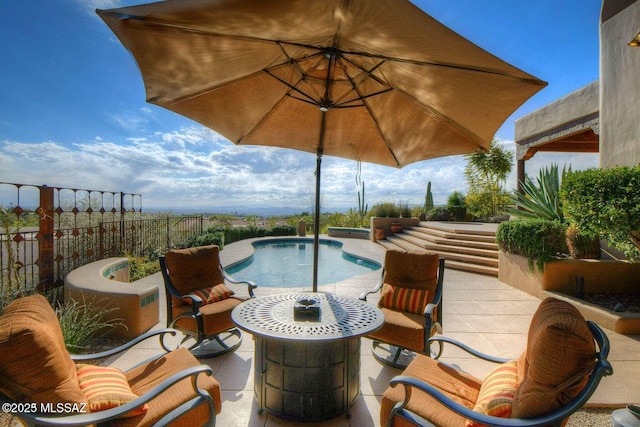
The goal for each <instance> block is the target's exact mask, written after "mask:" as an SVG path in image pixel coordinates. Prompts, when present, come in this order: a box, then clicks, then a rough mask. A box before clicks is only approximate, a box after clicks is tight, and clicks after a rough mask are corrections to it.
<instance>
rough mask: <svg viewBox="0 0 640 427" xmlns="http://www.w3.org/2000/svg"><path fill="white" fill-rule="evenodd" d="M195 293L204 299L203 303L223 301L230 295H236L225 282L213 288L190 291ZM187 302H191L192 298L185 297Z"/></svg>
mask: <svg viewBox="0 0 640 427" xmlns="http://www.w3.org/2000/svg"><path fill="white" fill-rule="evenodd" d="M190 293H191V294H193V295H197V296H199V297H200V299H202V305H206V304H211V303H212V302H217V301H222V300H223V299H227V298H229V297H230V296H232V295H234V294H235V292H233V291H232V290H231V289H229V288H227V287H226V286H225V285H224V284H222V283H221V284H219V285H216V286H213V287H211V288H204V289H200V290H197V291H191V292H190ZM183 299H184V300H185V301H186V302H187V303H189V304H191V302H192V301H191V298H189V297H184V298H183Z"/></svg>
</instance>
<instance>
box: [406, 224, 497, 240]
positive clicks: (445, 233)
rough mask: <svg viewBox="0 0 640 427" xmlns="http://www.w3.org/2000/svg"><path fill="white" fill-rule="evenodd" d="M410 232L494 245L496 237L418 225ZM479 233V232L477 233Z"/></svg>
mask: <svg viewBox="0 0 640 427" xmlns="http://www.w3.org/2000/svg"><path fill="white" fill-rule="evenodd" d="M420 224H424V223H423V222H421V223H420ZM408 229H410V230H413V231H416V232H418V233H424V234H427V235H429V236H434V238H436V237H439V238H441V239H447V240H450V239H452V240H464V241H469V242H485V243H495V242H496V235H495V233H494V234H492V235H488V234H485V232H482V234H472V233H466V232H464V233H463V232H454V231H451V230H441V229H438V228H431V227H427V226H424V225H418V226H414V227H411V228H408ZM478 233H480V232H478Z"/></svg>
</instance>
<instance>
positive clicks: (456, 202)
mask: <svg viewBox="0 0 640 427" xmlns="http://www.w3.org/2000/svg"><path fill="white" fill-rule="evenodd" d="M447 208H448V209H449V213H451V218H452V219H453V220H454V221H463V220H464V219H465V217H466V216H467V206H466V204H465V200H464V194H462V193H461V192H459V191H454V192H453V193H451V194H450V195H449V198H447Z"/></svg>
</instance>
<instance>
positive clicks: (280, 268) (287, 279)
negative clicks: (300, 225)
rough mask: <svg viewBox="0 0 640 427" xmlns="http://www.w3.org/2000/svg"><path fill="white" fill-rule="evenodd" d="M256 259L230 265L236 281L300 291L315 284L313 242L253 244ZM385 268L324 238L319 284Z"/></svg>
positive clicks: (288, 240) (229, 271)
mask: <svg viewBox="0 0 640 427" xmlns="http://www.w3.org/2000/svg"><path fill="white" fill-rule="evenodd" d="M252 245H253V248H254V254H253V257H251V258H249V259H248V260H246V261H243V262H241V263H239V264H236V265H233V266H230V267H228V268H227V269H226V272H227V273H228V274H229V275H230V276H231V277H233V278H234V279H236V280H252V281H254V282H255V283H256V284H257V285H258V286H264V287H273V288H297V287H303V286H311V284H312V283H313V239H268V240H260V241H256V242H253V243H252ZM380 267H381V265H380V264H379V263H377V262H374V261H370V260H367V259H362V258H357V257H354V256H352V255H349V254H347V253H345V252H343V251H342V243H340V242H338V241H335V240H326V239H320V244H319V252H318V285H326V284H328V283H335V282H339V281H341V280H345V279H348V278H350V277H354V276H357V275H360V274H364V273H368V272H371V271H375V270H378V269H380Z"/></svg>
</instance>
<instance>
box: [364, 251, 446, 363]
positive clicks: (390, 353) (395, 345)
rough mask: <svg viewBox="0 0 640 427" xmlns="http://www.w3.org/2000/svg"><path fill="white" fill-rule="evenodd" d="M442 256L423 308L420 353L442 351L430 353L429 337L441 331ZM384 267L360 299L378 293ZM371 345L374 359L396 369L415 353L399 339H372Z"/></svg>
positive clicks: (382, 279)
mask: <svg viewBox="0 0 640 427" xmlns="http://www.w3.org/2000/svg"><path fill="white" fill-rule="evenodd" d="M444 268H445V262H444V258H440V259H439V260H438V282H437V285H436V292H435V294H434V296H433V299H432V300H431V302H430V303H428V304H427V305H426V307H425V309H424V313H423V316H424V324H423V326H424V345H423V348H422V349H421V351H420V353H422V354H424V355H427V356H433V355H439V354H440V353H441V352H442V348H441V347H440V348H439V349H438V352H437V353H434V354H432V349H431V341H430V339H429V338H430V337H431V336H433V335H435V334H436V333H439V334H441V333H442V323H443V322H442V306H443V304H442V302H443V301H442V292H443V290H442V288H443V282H444ZM385 271H386V269H385V268H384V267H383V269H382V273H381V275H380V280H379V281H378V283H377V284H376V286H375V287H374V288H373V289H372V290H370V291H365V292H363V293H362V294H361V295H360V297H359V298H360V299H361V300H362V301H366V300H367V296H368V295H371V294H375V293H379V292H380V289H381V288H382V285H383V284H384V283H383V282H384V274H385ZM434 313H438V321H434ZM371 346H372V353H373V356H374V357H375V358H376V360H378V361H380V362H381V363H383V364H385V365H388V366H391V367H394V368H396V369H404V368H406V367H407V365H408V364H409V363H410V362H411V360H413V358H415V353H414V352H413V351H412V350H409V349H407V348H406V347H403V346H402V342H401V340H398V341H397V342H386V341H381V340H378V339H374V340H373V343H372V344H371Z"/></svg>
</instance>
